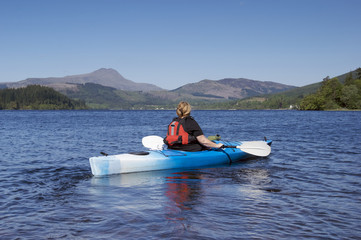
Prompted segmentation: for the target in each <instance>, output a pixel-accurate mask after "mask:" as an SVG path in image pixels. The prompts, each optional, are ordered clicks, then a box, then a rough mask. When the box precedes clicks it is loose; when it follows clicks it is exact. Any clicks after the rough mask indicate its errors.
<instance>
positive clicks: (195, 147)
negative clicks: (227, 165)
mask: <svg viewBox="0 0 361 240" xmlns="http://www.w3.org/2000/svg"><path fill="white" fill-rule="evenodd" d="M176 112H177V115H178V117H176V118H174V119H173V121H172V122H171V123H170V124H169V126H168V132H167V136H166V137H165V138H164V143H165V144H167V145H168V148H170V149H175V150H182V151H189V152H197V151H202V150H204V149H208V148H221V147H222V146H223V144H221V143H214V142H212V141H210V140H208V138H206V137H205V136H204V135H203V131H202V129H201V128H200V127H199V125H198V123H197V122H196V120H194V119H193V117H191V116H190V114H191V105H190V104H189V103H188V102H180V103H179V104H178V107H177V111H176Z"/></svg>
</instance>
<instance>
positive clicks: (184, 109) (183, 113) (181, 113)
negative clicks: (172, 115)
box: [177, 102, 192, 118]
mask: <svg viewBox="0 0 361 240" xmlns="http://www.w3.org/2000/svg"><path fill="white" fill-rule="evenodd" d="M191 111H192V107H191V105H190V104H189V103H187V102H180V103H179V104H178V107H177V115H178V117H180V118H184V117H187V116H189V115H190V114H191Z"/></svg>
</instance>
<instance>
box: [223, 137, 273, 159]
mask: <svg viewBox="0 0 361 240" xmlns="http://www.w3.org/2000/svg"><path fill="white" fill-rule="evenodd" d="M223 147H224V148H239V149H241V150H242V151H243V152H245V153H248V154H251V155H253V156H257V157H267V156H268V155H269V154H270V153H271V147H270V146H269V145H268V144H267V143H266V142H265V141H250V142H243V143H242V144H241V145H239V146H223Z"/></svg>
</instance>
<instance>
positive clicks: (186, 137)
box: [164, 118, 196, 146]
mask: <svg viewBox="0 0 361 240" xmlns="http://www.w3.org/2000/svg"><path fill="white" fill-rule="evenodd" d="M184 122H185V119H184V118H182V119H179V118H175V119H173V121H172V122H171V123H170V124H169V125H168V132H167V136H166V137H165V138H164V143H165V144H167V145H168V146H173V145H182V144H189V143H194V142H196V138H195V137H194V136H192V135H190V134H189V133H187V132H186V131H185V130H184Z"/></svg>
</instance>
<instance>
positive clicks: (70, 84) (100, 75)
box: [2, 68, 163, 92]
mask: <svg viewBox="0 0 361 240" xmlns="http://www.w3.org/2000/svg"><path fill="white" fill-rule="evenodd" d="M85 83H95V84H99V85H103V86H107V87H112V88H116V89H120V90H124V91H145V92H147V91H160V90H163V89H162V88H160V87H158V86H156V85H153V84H148V83H136V82H133V81H130V80H128V79H125V78H124V77H123V76H122V75H120V74H119V73H118V72H117V71H116V70H114V69H111V68H109V69H106V68H101V69H98V70H96V71H94V72H91V73H86V74H80V75H71V76H66V77H49V78H28V79H26V80H23V81H19V82H14V83H3V84H2V85H3V86H2V87H7V88H19V87H26V86H28V85H42V86H48V87H52V88H54V89H55V90H58V91H63V90H66V89H74V88H76V86H75V85H76V84H85Z"/></svg>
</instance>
